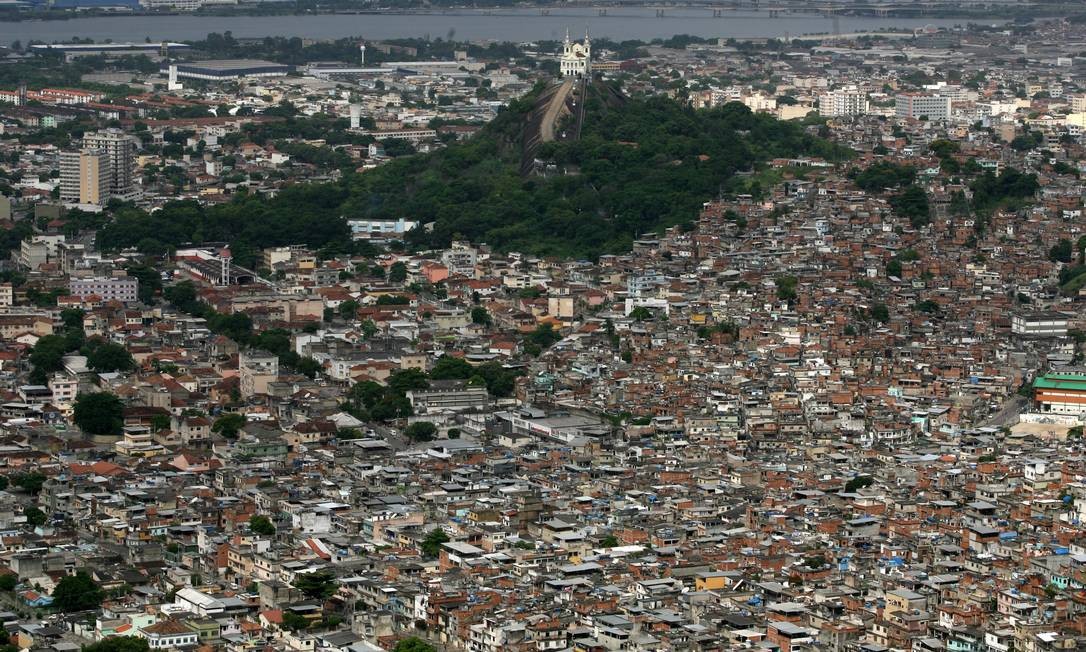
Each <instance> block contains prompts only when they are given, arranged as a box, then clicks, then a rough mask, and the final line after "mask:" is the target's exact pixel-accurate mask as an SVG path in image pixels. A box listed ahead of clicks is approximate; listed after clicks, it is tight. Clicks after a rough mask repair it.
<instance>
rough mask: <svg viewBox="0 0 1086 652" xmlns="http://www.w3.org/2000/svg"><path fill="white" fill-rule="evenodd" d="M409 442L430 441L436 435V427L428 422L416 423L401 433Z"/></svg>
mask: <svg viewBox="0 0 1086 652" xmlns="http://www.w3.org/2000/svg"><path fill="white" fill-rule="evenodd" d="M403 434H404V435H406V436H407V437H408V438H409V439H410V440H411V441H430V440H432V439H433V438H434V435H435V434H437V426H435V425H434V424H432V423H430V422H429V421H416V422H415V423H412V424H411V425H409V426H407V428H406V429H405V430H404V431H403Z"/></svg>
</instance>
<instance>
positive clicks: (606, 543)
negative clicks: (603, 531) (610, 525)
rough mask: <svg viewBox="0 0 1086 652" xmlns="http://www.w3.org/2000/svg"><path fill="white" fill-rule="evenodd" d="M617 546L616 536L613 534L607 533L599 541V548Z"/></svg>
mask: <svg viewBox="0 0 1086 652" xmlns="http://www.w3.org/2000/svg"><path fill="white" fill-rule="evenodd" d="M617 546H618V537H616V536H615V535H613V534H608V535H607V536H605V537H603V540H602V541H600V547H601V548H615V547H617Z"/></svg>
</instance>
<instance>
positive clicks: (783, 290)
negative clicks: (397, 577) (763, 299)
mask: <svg viewBox="0 0 1086 652" xmlns="http://www.w3.org/2000/svg"><path fill="white" fill-rule="evenodd" d="M773 282H774V283H776V285H777V298H778V299H780V300H781V301H788V302H792V301H795V300H796V284H797V283H799V279H797V278H796V277H795V276H792V275H784V276H778V277H777V278H775V279H773Z"/></svg>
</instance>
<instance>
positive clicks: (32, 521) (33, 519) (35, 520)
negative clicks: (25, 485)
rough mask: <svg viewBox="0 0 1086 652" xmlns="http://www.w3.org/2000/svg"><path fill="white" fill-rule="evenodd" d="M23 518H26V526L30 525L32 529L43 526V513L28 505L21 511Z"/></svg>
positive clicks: (44, 517)
mask: <svg viewBox="0 0 1086 652" xmlns="http://www.w3.org/2000/svg"><path fill="white" fill-rule="evenodd" d="M23 516H25V517H26V522H27V524H28V525H31V526H33V527H37V526H39V525H45V521H46V516H45V512H43V511H41V510H40V509H38V508H37V507H34V506H33V505H30V506H29V507H27V508H26V509H24V510H23Z"/></svg>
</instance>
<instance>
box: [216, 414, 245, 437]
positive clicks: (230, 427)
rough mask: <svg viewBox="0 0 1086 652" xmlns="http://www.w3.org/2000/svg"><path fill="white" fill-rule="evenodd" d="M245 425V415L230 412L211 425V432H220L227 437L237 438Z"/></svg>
mask: <svg viewBox="0 0 1086 652" xmlns="http://www.w3.org/2000/svg"><path fill="white" fill-rule="evenodd" d="M244 427H245V415H244V414H238V413H237V412H228V413H226V414H224V415H222V416H221V417H219V418H218V419H215V423H214V424H212V426H211V432H215V433H218V434H220V435H222V436H223V437H225V438H227V439H237V436H238V432H239V431H240V430H241V429H242V428H244Z"/></svg>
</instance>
